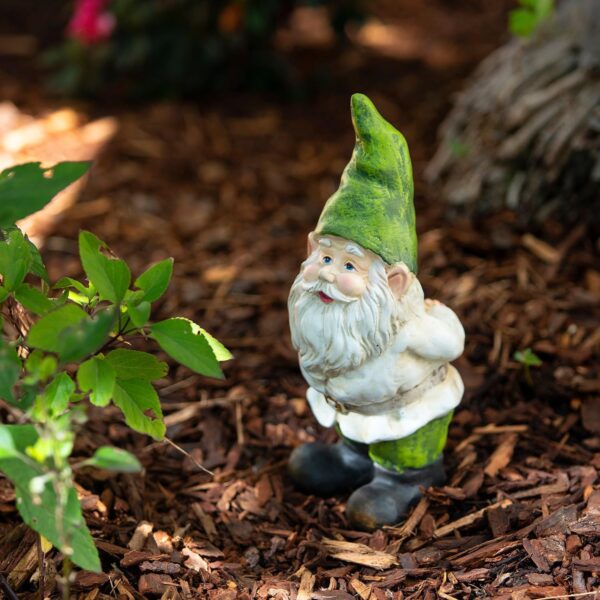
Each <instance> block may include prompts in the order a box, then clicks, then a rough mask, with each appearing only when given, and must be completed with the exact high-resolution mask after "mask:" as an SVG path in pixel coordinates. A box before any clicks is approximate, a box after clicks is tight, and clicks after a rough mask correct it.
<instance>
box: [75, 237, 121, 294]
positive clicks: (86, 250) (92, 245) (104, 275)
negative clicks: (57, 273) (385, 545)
mask: <svg viewBox="0 0 600 600" xmlns="http://www.w3.org/2000/svg"><path fill="white" fill-rule="evenodd" d="M102 250H105V251H110V250H109V248H108V246H107V245H106V244H105V243H104V242H103V241H101V240H99V239H98V238H97V237H96V236H95V235H94V234H93V233H90V232H89V231H82V232H81V233H80V234H79V254H80V255H81V263H82V265H83V269H84V271H85V274H86V275H87V278H88V279H89V280H90V282H91V283H93V284H94V286H95V288H96V289H97V290H98V293H99V294H100V298H101V299H102V300H109V301H110V302H114V303H115V304H119V302H121V300H123V298H124V297H125V292H126V291H127V288H128V287H129V283H130V282H131V272H130V270H129V267H128V266H127V264H126V263H125V261H123V260H121V259H118V258H112V257H108V256H105V255H104V254H103V253H102Z"/></svg>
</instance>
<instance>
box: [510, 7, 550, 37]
mask: <svg viewBox="0 0 600 600" xmlns="http://www.w3.org/2000/svg"><path fill="white" fill-rule="evenodd" d="M519 4H520V5H521V8H517V9H515V10H512V11H510V13H509V15H508V27H509V29H510V31H511V32H512V33H513V34H514V35H518V36H521V37H529V36H530V35H531V34H532V33H533V32H534V31H535V30H536V29H537V28H538V27H539V26H540V25H541V24H542V23H543V22H544V21H545V20H546V19H548V17H550V16H551V15H552V13H553V12H554V0H519Z"/></svg>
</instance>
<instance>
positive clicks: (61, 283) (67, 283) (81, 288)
mask: <svg viewBox="0 0 600 600" xmlns="http://www.w3.org/2000/svg"><path fill="white" fill-rule="evenodd" d="M52 287H53V288H55V289H58V290H62V289H65V288H70V287H72V288H74V289H76V290H77V291H78V292H79V293H80V294H81V295H82V296H85V297H86V298H89V292H90V290H89V289H88V288H87V287H85V285H83V283H81V281H77V279H73V278H72V277H63V278H62V279H59V280H58V281H57V282H56V283H55V284H54V285H53V286H52Z"/></svg>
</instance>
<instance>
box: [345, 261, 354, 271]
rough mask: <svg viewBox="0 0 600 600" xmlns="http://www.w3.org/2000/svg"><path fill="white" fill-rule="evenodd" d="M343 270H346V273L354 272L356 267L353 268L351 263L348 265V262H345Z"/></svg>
mask: <svg viewBox="0 0 600 600" xmlns="http://www.w3.org/2000/svg"><path fill="white" fill-rule="evenodd" d="M344 269H346V271H355V270H356V267H355V266H354V265H353V264H352V263H350V262H347V263H346V264H345V265H344Z"/></svg>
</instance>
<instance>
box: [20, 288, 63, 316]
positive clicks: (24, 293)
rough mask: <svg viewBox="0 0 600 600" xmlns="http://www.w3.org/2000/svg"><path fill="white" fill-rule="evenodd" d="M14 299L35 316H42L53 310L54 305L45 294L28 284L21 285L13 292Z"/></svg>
mask: <svg viewBox="0 0 600 600" xmlns="http://www.w3.org/2000/svg"><path fill="white" fill-rule="evenodd" d="M15 299H16V301H17V302H19V303H20V304H22V305H23V306H24V307H25V308H26V309H27V310H30V311H31V312H32V313H35V314H36V315H43V314H45V313H47V312H48V311H50V310H52V309H53V308H54V304H52V301H51V300H50V299H49V298H48V297H47V296H46V295H45V294H42V292H40V290H38V289H36V288H34V287H32V286H31V285H29V284H28V283H22V284H21V285H20V286H19V287H18V288H17V289H16V290H15Z"/></svg>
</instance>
